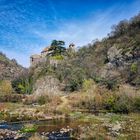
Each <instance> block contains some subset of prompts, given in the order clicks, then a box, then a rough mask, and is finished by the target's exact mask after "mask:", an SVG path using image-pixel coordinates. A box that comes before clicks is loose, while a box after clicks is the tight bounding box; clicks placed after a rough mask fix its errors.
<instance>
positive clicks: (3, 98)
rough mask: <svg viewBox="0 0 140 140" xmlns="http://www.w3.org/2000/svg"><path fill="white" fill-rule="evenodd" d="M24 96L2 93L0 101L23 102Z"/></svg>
mask: <svg viewBox="0 0 140 140" xmlns="http://www.w3.org/2000/svg"><path fill="white" fill-rule="evenodd" d="M23 98H24V96H23V95H19V94H7V95H1V96H0V102H21V101H22V99H23Z"/></svg>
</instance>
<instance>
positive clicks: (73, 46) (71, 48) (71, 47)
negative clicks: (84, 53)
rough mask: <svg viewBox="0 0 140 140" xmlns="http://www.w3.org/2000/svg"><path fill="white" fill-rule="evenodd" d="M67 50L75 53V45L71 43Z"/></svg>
mask: <svg viewBox="0 0 140 140" xmlns="http://www.w3.org/2000/svg"><path fill="white" fill-rule="evenodd" d="M69 49H70V50H71V51H75V44H74V43H71V44H70V45H69Z"/></svg>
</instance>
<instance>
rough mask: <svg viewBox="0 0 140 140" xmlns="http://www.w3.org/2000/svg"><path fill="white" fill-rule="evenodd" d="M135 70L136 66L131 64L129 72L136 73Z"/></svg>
mask: <svg viewBox="0 0 140 140" xmlns="http://www.w3.org/2000/svg"><path fill="white" fill-rule="evenodd" d="M137 70H138V66H137V64H136V63H132V65H131V67H130V71H131V72H132V73H137Z"/></svg>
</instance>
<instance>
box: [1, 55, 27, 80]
mask: <svg viewBox="0 0 140 140" xmlns="http://www.w3.org/2000/svg"><path fill="white" fill-rule="evenodd" d="M23 70H25V69H24V68H23V67H22V66H21V65H19V64H18V63H17V62H16V60H14V59H12V60H10V59H9V58H7V57H6V55H4V54H3V53H0V80H12V79H13V78H14V77H16V76H17V75H18V74H19V73H21V72H22V71H23Z"/></svg>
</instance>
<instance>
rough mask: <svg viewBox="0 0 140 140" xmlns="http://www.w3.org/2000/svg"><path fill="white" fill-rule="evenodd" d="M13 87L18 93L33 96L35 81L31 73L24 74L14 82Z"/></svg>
mask: <svg viewBox="0 0 140 140" xmlns="http://www.w3.org/2000/svg"><path fill="white" fill-rule="evenodd" d="M12 87H13V88H14V90H15V91H16V92H17V93H21V94H31V93H32V89H33V79H32V76H31V75H30V73H29V72H23V73H21V74H20V75H19V76H18V77H16V78H15V79H14V80H13V81H12Z"/></svg>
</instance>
